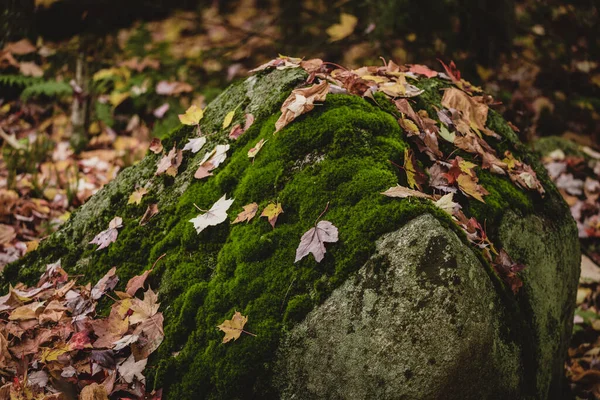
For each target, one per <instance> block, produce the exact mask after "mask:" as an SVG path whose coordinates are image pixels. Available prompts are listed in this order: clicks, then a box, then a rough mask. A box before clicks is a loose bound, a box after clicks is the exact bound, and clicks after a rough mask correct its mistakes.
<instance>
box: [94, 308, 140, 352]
mask: <svg viewBox="0 0 600 400" xmlns="http://www.w3.org/2000/svg"><path fill="white" fill-rule="evenodd" d="M123 301H125V300H123ZM129 304H131V303H129ZM119 307H121V303H120V302H117V303H115V304H113V307H112V308H111V310H110V314H109V315H108V318H105V319H99V320H93V321H90V327H91V328H92V330H93V331H94V335H96V337H97V339H96V341H95V342H94V343H93V346H94V348H96V349H100V348H109V349H110V348H112V347H113V346H114V344H113V343H114V342H116V341H117V340H119V339H121V338H122V337H123V335H125V334H126V333H127V330H128V329H129V317H128V316H127V315H123V314H121V313H120V312H119ZM127 310H129V307H127Z"/></svg>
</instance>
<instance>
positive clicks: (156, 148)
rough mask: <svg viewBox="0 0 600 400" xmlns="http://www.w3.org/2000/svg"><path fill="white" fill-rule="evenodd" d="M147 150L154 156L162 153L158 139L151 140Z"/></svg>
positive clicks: (161, 146)
mask: <svg viewBox="0 0 600 400" xmlns="http://www.w3.org/2000/svg"><path fill="white" fill-rule="evenodd" d="M149 149H150V151H151V152H153V153H154V154H158V153H162V151H163V145H162V143H161V142H160V139H159V138H153V139H152V141H151V142H150V147H149Z"/></svg>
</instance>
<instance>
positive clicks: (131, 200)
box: [127, 187, 148, 205]
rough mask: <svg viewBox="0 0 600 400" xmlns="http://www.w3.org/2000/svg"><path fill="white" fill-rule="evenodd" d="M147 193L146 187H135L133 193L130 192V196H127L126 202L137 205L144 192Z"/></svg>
mask: <svg viewBox="0 0 600 400" xmlns="http://www.w3.org/2000/svg"><path fill="white" fill-rule="evenodd" d="M147 193H148V189H146V188H143V187H139V188H137V189H136V190H135V191H134V192H133V193H131V196H129V200H128V201H127V204H134V203H135V204H137V205H139V204H140V203H141V202H142V197H144V195H145V194H147Z"/></svg>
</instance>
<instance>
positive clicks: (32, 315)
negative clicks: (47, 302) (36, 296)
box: [8, 302, 44, 321]
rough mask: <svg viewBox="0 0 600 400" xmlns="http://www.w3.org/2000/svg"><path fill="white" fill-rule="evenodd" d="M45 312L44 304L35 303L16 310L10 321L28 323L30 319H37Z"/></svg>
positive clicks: (9, 318)
mask: <svg viewBox="0 0 600 400" xmlns="http://www.w3.org/2000/svg"><path fill="white" fill-rule="evenodd" d="M43 310H44V303H43V302H33V303H30V304H26V305H24V306H21V307H17V308H15V309H14V310H13V311H12V312H11V313H10V315H9V316H8V320H9V321H26V320H28V319H37V317H38V314H39V313H41V312H42V311H43Z"/></svg>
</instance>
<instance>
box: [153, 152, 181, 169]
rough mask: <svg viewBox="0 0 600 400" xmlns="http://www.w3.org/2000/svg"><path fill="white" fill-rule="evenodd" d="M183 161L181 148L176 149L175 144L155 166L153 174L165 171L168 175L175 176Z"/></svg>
mask: <svg viewBox="0 0 600 400" xmlns="http://www.w3.org/2000/svg"><path fill="white" fill-rule="evenodd" d="M182 161H183V153H182V151H181V150H177V149H176V148H175V146H173V148H172V149H171V151H169V154H166V155H164V156H163V157H162V158H161V159H160V160H159V161H158V164H157V166H156V172H155V175H162V174H164V173H166V174H167V175H169V176H176V175H177V170H178V169H179V166H180V165H181V162H182Z"/></svg>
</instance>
